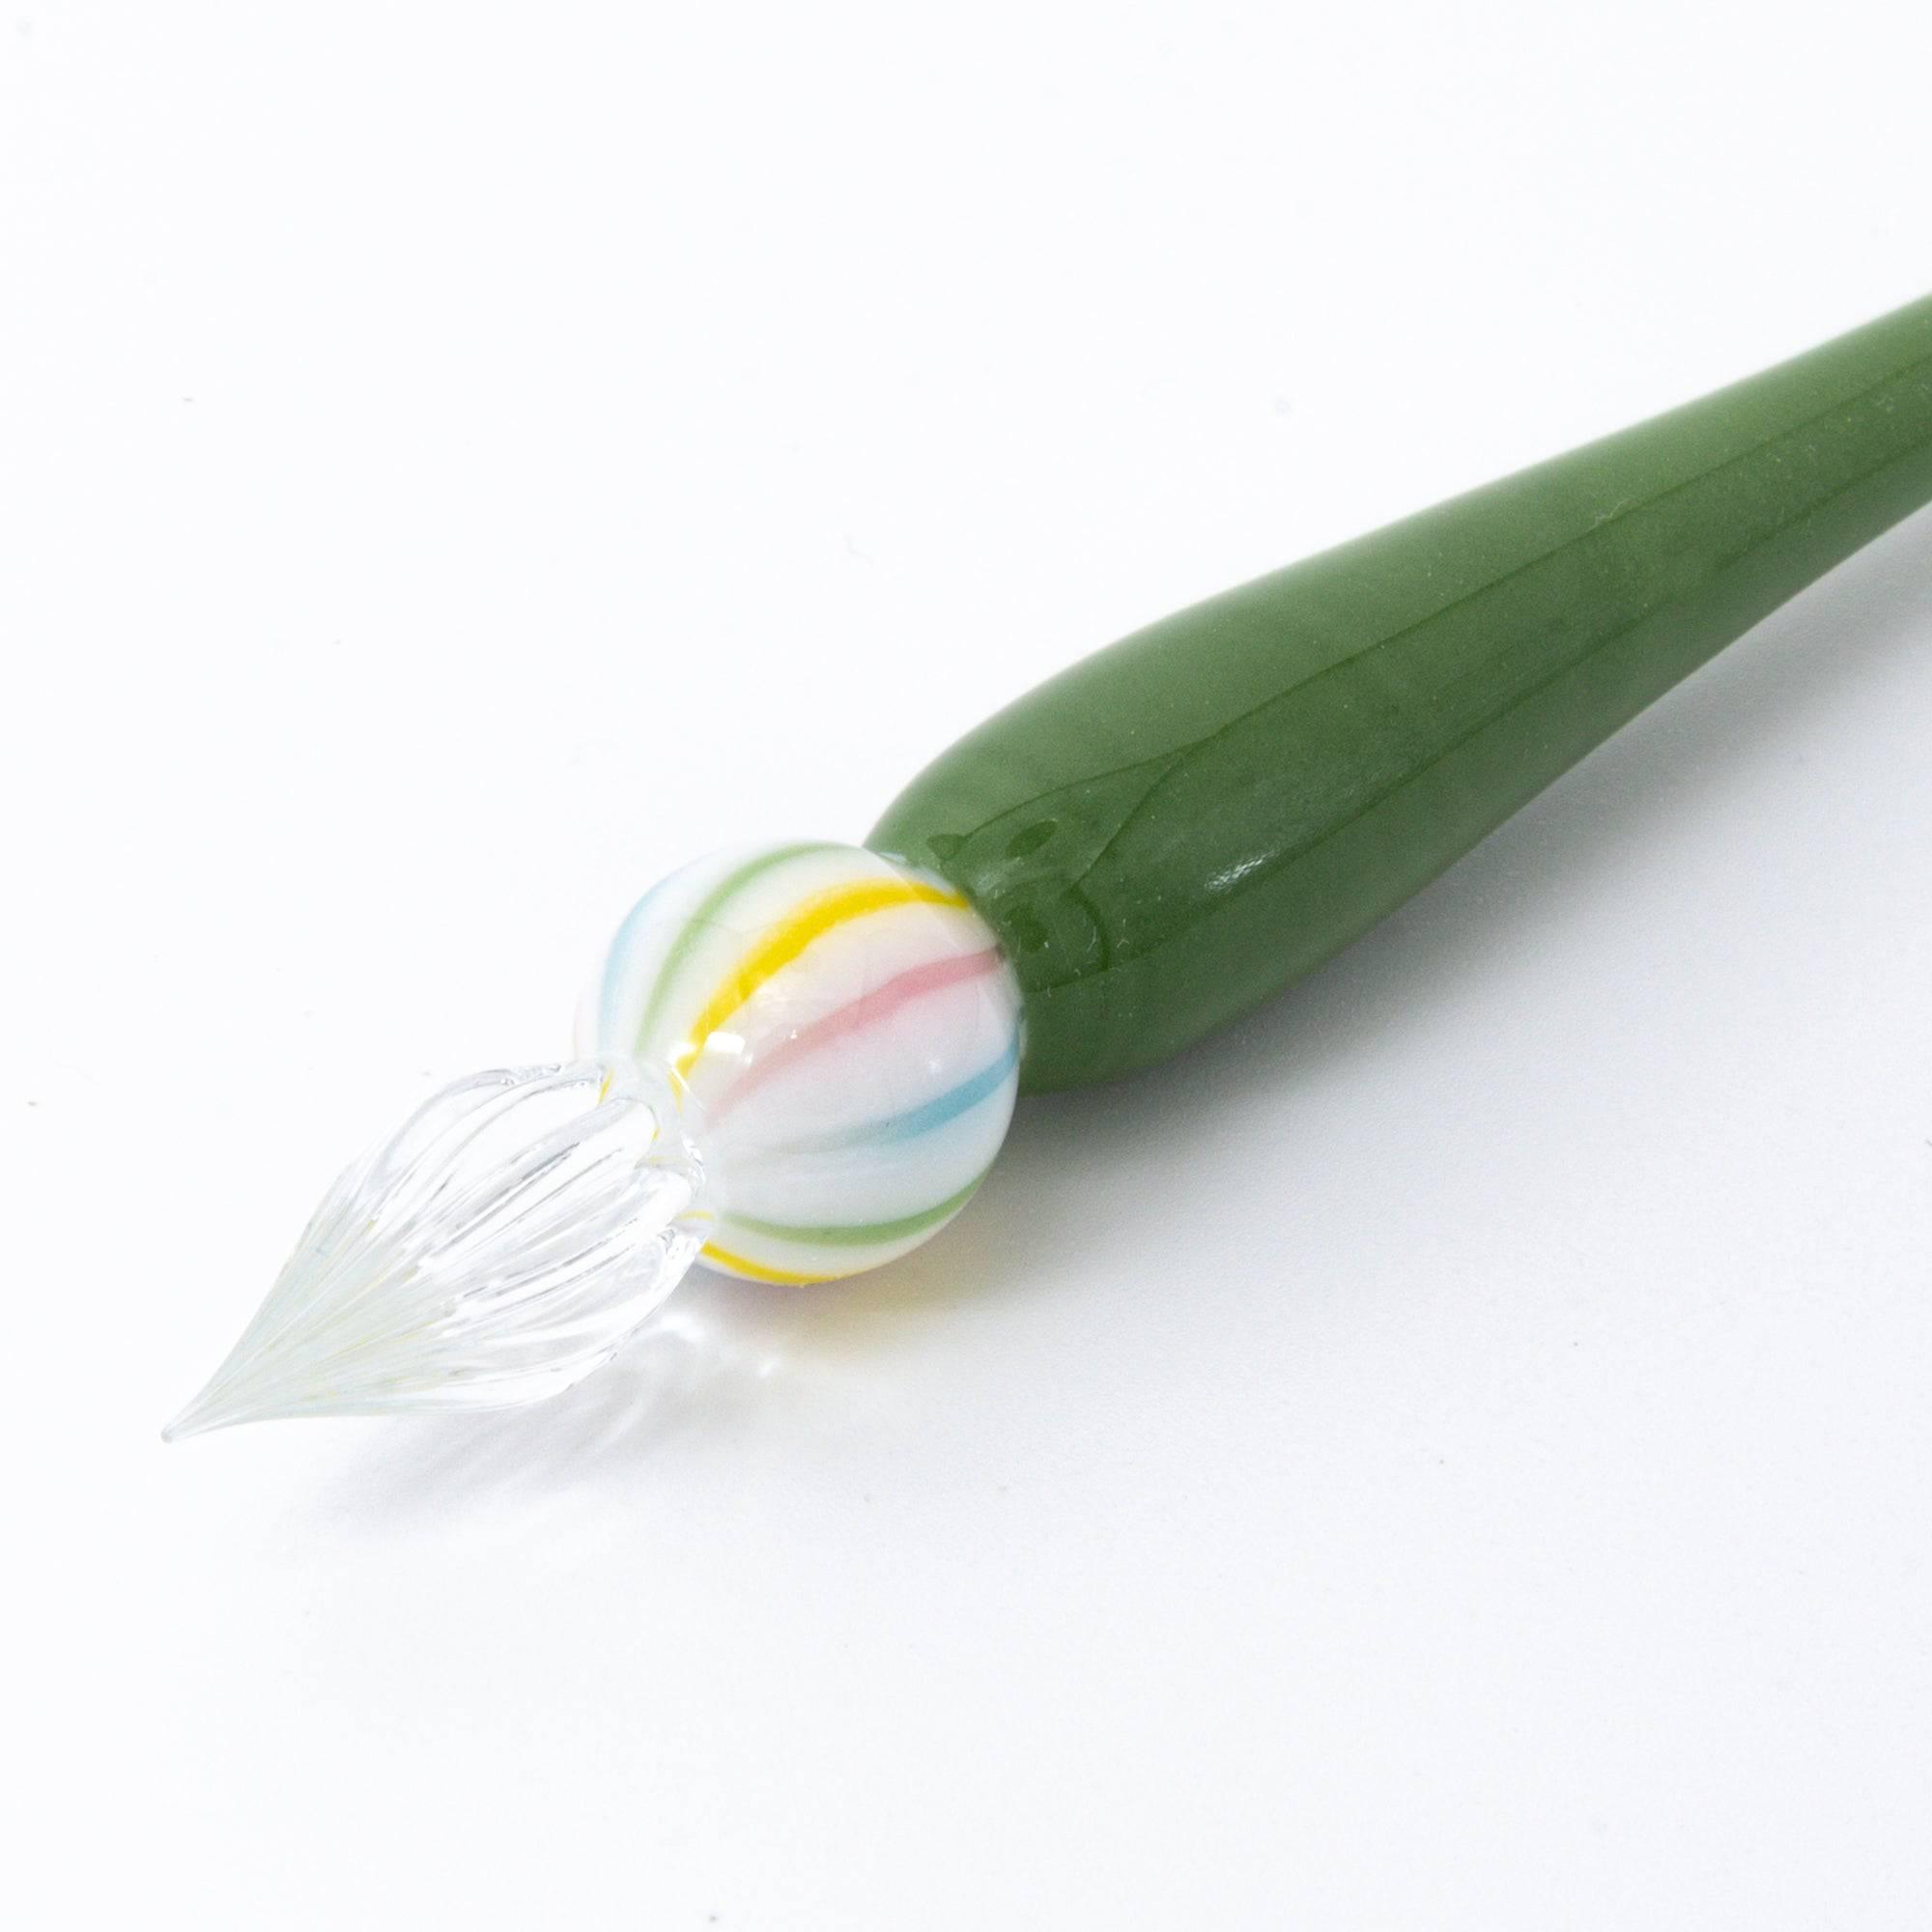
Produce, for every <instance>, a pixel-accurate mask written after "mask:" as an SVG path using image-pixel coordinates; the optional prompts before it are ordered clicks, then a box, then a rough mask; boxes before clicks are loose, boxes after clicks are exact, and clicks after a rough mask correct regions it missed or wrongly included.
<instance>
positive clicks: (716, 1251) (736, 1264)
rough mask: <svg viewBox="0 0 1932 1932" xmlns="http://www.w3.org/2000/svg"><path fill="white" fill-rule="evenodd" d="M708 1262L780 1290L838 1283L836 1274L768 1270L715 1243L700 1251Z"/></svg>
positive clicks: (708, 1244) (780, 1269) (782, 1269)
mask: <svg viewBox="0 0 1932 1932" xmlns="http://www.w3.org/2000/svg"><path fill="white" fill-rule="evenodd" d="M700 1252H701V1253H702V1255H703V1257H704V1259H705V1260H706V1261H708V1262H716V1263H717V1264H718V1265H719V1266H720V1267H722V1268H729V1269H730V1270H731V1271H732V1272H733V1273H734V1274H742V1275H749V1276H750V1277H751V1278H752V1279H753V1281H769V1282H771V1283H773V1284H775V1285H776V1286H777V1287H779V1288H815V1287H816V1286H817V1285H818V1284H819V1283H820V1282H822V1281H838V1279H840V1277H839V1276H838V1275H836V1274H791V1273H789V1272H787V1270H785V1269H784V1268H768V1267H766V1266H765V1265H764V1264H762V1263H760V1262H748V1261H747V1260H746V1259H745V1258H744V1256H743V1255H733V1254H727V1253H726V1252H725V1250H724V1249H723V1248H721V1247H719V1246H717V1245H716V1244H715V1243H706V1245H705V1246H704V1248H703V1249H702V1250H700Z"/></svg>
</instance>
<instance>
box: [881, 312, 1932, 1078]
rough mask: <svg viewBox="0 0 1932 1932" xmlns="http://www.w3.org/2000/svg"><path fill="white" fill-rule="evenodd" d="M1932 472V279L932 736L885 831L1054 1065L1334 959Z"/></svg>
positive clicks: (1031, 1054) (1177, 1033)
mask: <svg viewBox="0 0 1932 1932" xmlns="http://www.w3.org/2000/svg"><path fill="white" fill-rule="evenodd" d="M1928 501H1932V298H1928V299H1927V300H1924V301H1921V302H1918V303H1915V304H1914V305H1913V306H1912V307H1910V308H1906V309H1903V310H1900V311H1899V312H1898V313H1897V314H1895V315H1892V316H1889V317H1888V318H1886V319H1885V320H1884V321H1881V322H1876V323H1873V324H1871V325H1870V326H1869V327H1865V328H1861V329H1860V330H1858V331H1856V332H1855V333H1853V334H1851V335H1847V336H1844V337H1841V338H1840V339H1839V340H1837V341H1835V342H1833V343H1830V344H1828V345H1827V346H1826V347H1824V348H1823V349H1819V350H1816V351H1814V352H1813V353H1812V354H1810V355H1804V356H1801V357H1799V358H1798V359H1797V360H1796V361H1793V362H1788V363H1785V364H1784V365H1783V366H1781V367H1779V368H1776V369H1773V370H1771V371H1769V372H1768V373H1766V374H1764V375H1761V376H1757V377H1754V378H1752V379H1751V380H1749V381H1747V382H1745V383H1741V384H1737V385H1736V386H1735V387H1733V388H1729V389H1725V390H1723V391H1721V392H1720V393H1719V394H1717V395H1715V396H1711V397H1708V398H1706V399H1705V400H1704V401H1702V402H1697V403H1692V404H1690V406H1689V407H1687V408H1685V409H1681V410H1677V411H1675V412H1672V413H1671V414H1669V415H1665V416H1660V417H1658V418H1657V419H1656V420H1654V421H1651V422H1647V423H1643V424H1641V425H1639V426H1638V427H1637V428H1635V429H1631V430H1626V431H1624V432H1623V433H1622V434H1621V435H1618V436H1613V437H1609V438H1607V439H1605V440H1604V441H1601V442H1596V443H1592V444H1590V445H1588V446H1587V447H1586V448H1583V449H1579V450H1577V451H1575V452H1574V453H1572V454H1571V455H1568V456H1564V457H1559V458H1557V459H1556V460H1555V461H1553V462H1550V463H1546V464H1543V465H1540V466H1539V467H1537V468H1536V469H1527V470H1524V471H1523V472H1522V473H1521V474H1520V475H1517V476H1512V477H1510V478H1508V479H1507V480H1506V481H1504V482H1500V483H1495V484H1492V485H1491V486H1490V487H1489V488H1487V489H1483V490H1478V491H1475V492H1474V493H1472V494H1471V495H1469V496H1466V497H1458V498H1456V499H1455V500H1454V501H1452V502H1448V503H1444V504H1442V505H1440V506H1439V507H1437V508H1435V509H1434V510H1429V511H1426V512H1424V513H1423V514H1422V515H1420V516H1416V517H1411V518H1409V519H1407V520H1406V522H1403V523H1400V524H1396V525H1393V526H1390V527H1389V528H1387V529H1384V530H1380V531H1378V532H1377V533H1376V534H1375V535H1373V536H1368V537H1363V538H1360V539H1358V540H1357V541H1356V542H1354V543H1350V544H1346V545H1344V546H1343V547H1342V548H1340V549H1339V550H1334V551H1330V552H1328V553H1326V554H1323V555H1321V556H1317V557H1314V558H1312V559H1310V560H1309V561H1307V562H1305V563H1301V564H1297V565H1295V566H1293V568H1291V569H1288V570H1284V571H1280V572H1277V573H1276V574H1275V575H1273V576H1270V577H1264V578H1262V579H1260V580H1259V581H1258V582H1253V583H1250V584H1246V585H1244V586H1243V587H1242V588H1240V589H1238V590H1234V591H1230V592H1229V593H1228V594H1227V595H1225V596H1222V597H1217V598H1214V599H1212V600H1211V601H1209V602H1208V603H1206V604H1201V605H1197V606H1196V607H1195V608H1193V609H1192V610H1189V611H1181V612H1179V614H1178V615H1176V616H1173V617H1169V618H1167V619H1165V620H1164V621H1163V622H1161V623H1158V624H1155V625H1153V626H1151V628H1150V629H1148V630H1145V631H1141V632H1139V633H1137V634H1136V635H1135V636H1133V637H1130V638H1127V639H1123V640H1122V642H1120V643H1118V644H1115V645H1113V646H1111V647H1110V648H1109V649H1106V650H1103V651H1100V652H1097V653H1096V654H1095V655H1094V656H1093V657H1090V658H1088V659H1086V660H1085V661H1084V662H1083V663H1080V664H1078V665H1075V666H1074V667H1073V668H1071V669H1070V670H1067V671H1065V672H1064V673H1063V674H1062V675H1060V676H1058V677H1056V678H1054V679H1052V680H1051V681H1050V682H1048V683H1046V684H1044V685H1042V686H1040V687H1039V688H1038V689H1037V691H1035V692H1033V693H1032V694H1030V695H1029V696H1026V697H1023V698H1021V699H1020V700H1019V701H1018V702H1017V703H1015V704H1011V705H1009V706H1008V707H1007V709H1006V710H1004V711H1002V712H1001V713H1000V714H999V715H998V716H997V717H995V718H992V719H990V720H989V721H988V722H987V723H986V724H984V725H980V728H979V729H978V730H976V731H974V732H973V733H971V734H970V735H969V736H968V737H966V738H964V739H962V740H961V741H960V742H959V743H958V744H957V745H955V746H954V747H953V748H952V750H951V751H949V752H947V753H944V754H943V755H942V756H941V757H940V758H939V759H938V760H937V761H936V762H935V763H934V764H932V765H931V766H929V767H928V768H927V769H926V770H925V771H924V772H923V773H922V774H921V776H920V777H919V778H917V779H916V780H914V781H913V782H912V784H911V785H910V786H909V787H908V788H907V789H906V790H905V791H904V792H903V793H902V794H901V795H900V796H899V798H898V799H897V800H896V801H895V803H894V804H893V805H892V806H891V807H890V808H889V810H887V812H886V814H885V816H884V817H883V818H882V819H881V820H880V821H879V823H878V825H877V827H876V828H875V829H874V831H873V832H872V835H871V837H870V839H869V840H868V841H867V842H868V843H870V844H871V845H872V846H873V847H874V848H876V849H878V850H881V851H887V852H893V853H897V854H902V855H904V856H905V857H907V858H910V859H912V860H913V861H915V862H916V863H918V864H920V865H923V866H926V867H932V868H933V869H935V870H937V871H939V872H941V873H943V874H945V875H946V876H947V877H948V878H950V879H951V880H952V881H953V882H954V883H955V884H956V885H958V886H959V887H960V888H962V889H963V890H964V891H965V892H966V893H967V894H968V895H970V896H971V897H972V899H973V900H974V902H975V903H976V904H977V905H978V907H979V908H980V911H981V912H982V913H983V914H984V915H985V917H986V918H987V919H988V920H989V921H990V923H992V924H993V926H994V927H995V929H996V930H997V931H998V932H999V934H1000V935H1001V937H1002V939H1003V940H1004V942H1005V944H1006V946H1007V949H1008V951H1009V953H1010V955H1011V957H1012V958H1013V960H1014V962H1015V964H1016V966H1017V968H1018V971H1019V975H1020V980H1021V983H1022V985H1023V987H1024V989H1025V995H1026V1017H1027V1052H1026V1060H1025V1063H1024V1066H1023V1072H1022V1077H1023V1081H1024V1084H1025V1085H1026V1086H1027V1087H1028V1088H1030V1089H1034V1090H1041V1089H1047V1088H1055V1087H1066V1086H1072V1085H1077V1084H1079V1083H1082V1082H1087V1081H1094V1080H1103V1079H1107V1078H1109V1077H1111V1076H1113V1075H1116V1074H1122V1073H1127V1072H1130V1071H1132V1070H1134V1069H1135V1068H1137V1067H1142V1066H1146V1065H1149V1064H1150V1063H1151V1062H1153V1061H1157V1060H1159V1059H1161V1058H1162V1057H1163V1056H1165V1055H1167V1054H1170V1053H1173V1052H1175V1051H1177V1050H1178V1049H1179V1048H1180V1047H1183V1046H1185V1045H1187V1044H1188V1043H1189V1042H1190V1041H1192V1040H1195V1039H1198V1038H1199V1037H1201V1036H1202V1035H1204V1034H1206V1033H1208V1032H1209V1031H1210V1030H1211V1029H1212V1028H1214V1027H1216V1026H1219V1025H1220V1024H1222V1023H1223V1022H1224V1021H1227V1020H1230V1019H1233V1018H1234V1017H1235V1016H1236V1014H1238V1013H1241V1012H1243V1011H1245V1010H1246V1009H1248V1008H1250V1007H1252V1006H1254V1005H1255V1004H1256V1003H1257V1002H1258V1001H1260V1000H1263V999H1264V998H1266V997H1267V995H1268V994H1270V993H1272V992H1274V991H1275V990H1276V989H1277V988H1279V987H1281V986H1283V985H1285V984H1286V983H1287V982H1288V981H1290V980H1293V979H1294V978H1296V977H1297V976H1298V975H1300V974H1303V973H1306V972H1307V971H1309V969H1310V968H1312V967H1314V966H1317V965H1319V964H1320V963H1321V961H1322V960H1324V959H1326V958H1328V957H1329V956H1330V955H1331V954H1332V953H1334V952H1337V951H1339V950H1340V949H1341V948H1342V947H1344V946H1346V945H1347V944H1348V943H1349V942H1350V940H1352V939H1354V938H1356V937H1357V936H1359V935H1360V934H1361V933H1362V932H1363V931H1365V930H1366V929H1367V928H1368V927H1369V926H1371V925H1373V924H1374V923H1375V922H1376V921H1377V920H1378V919H1380V918H1381V917H1382V916H1383V915H1384V914H1385V913H1387V912H1390V911H1392V910H1393V909H1394V908H1395V907H1396V906H1399V905H1400V904H1401V903H1402V902H1403V901H1404V900H1405V899H1406V898H1407V897H1408V896H1409V895H1411V894H1412V893H1414V892H1416V891H1417V890H1418V889H1419V888H1421V887H1422V886H1425V885H1427V884H1428V883H1429V881H1430V880H1431V879H1433V878H1435V876H1436V875H1437V874H1438V873H1439V872H1441V871H1442V870H1443V869H1444V867H1447V866H1449V865H1450V864H1451V863H1452V862H1453V861H1455V860H1456V859H1458V858H1460V857H1461V856H1462V855H1463V853H1464V852H1466V851H1468V850H1469V848H1470V847H1471V846H1472V845H1474V844H1475V843H1476V842H1477V841H1478V840H1479V839H1481V838H1483V837H1485V835H1487V834H1488V833H1490V832H1492V831H1493V830H1494V829H1495V828H1496V827H1497V826H1498V825H1500V824H1501V823H1502V822H1503V820H1504V819H1506V818H1507V817H1509V815H1510V814H1511V813H1512V812H1513V811H1515V810H1517V809H1518V808H1519V807H1520V806H1522V805H1523V804H1525V803H1526V802H1527V801H1528V800H1529V799H1531V798H1533V797H1534V796H1535V795H1536V794H1537V793H1538V792H1539V791H1541V790H1542V789H1543V787H1544V786H1545V785H1547V784H1548V783H1549V782H1550V781H1551V780H1553V779H1555V778H1557V777H1558V776H1559V775H1560V774H1561V773H1563V772H1564V771H1566V770H1567V769H1568V768H1569V767H1570V766H1571V765H1573V764H1575V763H1576V762H1577V759H1579V758H1581V757H1582V756H1583V755H1584V754H1585V753H1588V752H1589V751H1591V750H1592V749H1593V748H1594V747H1596V746H1597V745H1600V744H1602V743H1603V741H1604V740H1605V738H1607V737H1608V736H1609V735H1610V734H1611V732H1613V731H1615V730H1616V729H1617V727H1618V726H1619V725H1624V724H1625V723H1627V722H1628V721H1629V720H1630V719H1632V718H1633V717H1634V716H1635V715H1636V713H1637V712H1639V711H1641V710H1642V709H1643V708H1644V706H1645V705H1647V704H1649V703H1650V702H1651V700H1652V699H1654V698H1656V697H1658V696H1660V695H1662V693H1663V692H1665V691H1667V690H1668V689H1669V688H1670V687H1671V686H1672V685H1673V684H1675V683H1676V682H1677V681H1678V679H1680V678H1682V677H1684V676H1686V675H1687V674H1688V673H1690V671H1692V670H1694V669H1696V668H1697V667H1698V666H1699V665H1701V664H1703V663H1704V662H1705V661H1706V659H1708V658H1710V657H1711V656H1712V655H1714V654H1715V653H1716V652H1717V651H1719V650H1720V649H1721V648H1722V647H1723V646H1724V645H1725V644H1727V643H1729V642H1730V641H1731V640H1732V639H1735V638H1737V637H1739V636H1740V635H1741V634H1742V633H1744V632H1745V631H1747V630H1748V629H1749V628H1750V627H1751V626H1752V625H1753V624H1755V623H1757V622H1758V621H1759V619H1761V618H1762V617H1764V616H1766V615H1767V614H1768V613H1769V612H1771V611H1774V610H1776V608H1777V606H1778V605H1780V604H1782V603H1783V602H1784V601H1785V600H1786V599H1787V598H1789V597H1791V596H1793V595H1794V594H1795V593H1796V592H1798V591H1799V590H1802V589H1803V588H1804V586H1805V585H1806V584H1807V583H1810V582H1813V581H1814V580H1815V579H1817V578H1818V577H1820V576H1822V575H1823V574H1824V573H1825V572H1826V571H1828V570H1830V569H1831V568H1832V567H1833V565H1834V564H1836V563H1839V562H1840V561H1842V560H1843V559H1844V558H1845V557H1847V556H1849V555H1851V554H1852V553H1853V552H1854V551H1856V550H1858V549H1859V548H1860V547H1861V546H1862V545H1864V544H1866V543H1868V542H1870V541H1871V540H1872V539H1873V538H1874V537H1876V536H1878V535H1879V534H1880V533H1881V532H1883V531H1884V530H1886V529H1888V528H1889V527H1890V526H1892V525H1893V524H1896V523H1897V522H1899V521H1900V520H1901V519H1902V518H1904V517H1906V516H1908V515H1910V514H1911V512H1912V511H1914V510H1915V509H1918V507H1919V506H1920V505H1922V504H1924V503H1926V502H1928Z"/></svg>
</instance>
